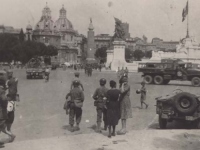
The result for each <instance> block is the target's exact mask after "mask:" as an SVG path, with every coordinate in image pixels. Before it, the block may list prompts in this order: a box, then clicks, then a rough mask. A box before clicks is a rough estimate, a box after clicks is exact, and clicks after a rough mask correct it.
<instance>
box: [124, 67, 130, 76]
mask: <svg viewBox="0 0 200 150" xmlns="http://www.w3.org/2000/svg"><path fill="white" fill-rule="evenodd" d="M124 73H126V74H127V76H128V73H129V70H128V68H127V67H126V69H125V71H124Z"/></svg>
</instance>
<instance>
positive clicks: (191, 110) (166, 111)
mask: <svg viewBox="0 0 200 150" xmlns="http://www.w3.org/2000/svg"><path fill="white" fill-rule="evenodd" d="M199 98H200V96H199V95H195V94H192V93H188V92H184V91H182V90H181V89H176V90H174V91H173V92H172V93H170V94H168V95H165V96H160V97H157V98H156V113H157V114H158V121H159V126H160V128H161V129H165V128H166V127H167V123H169V122H172V121H173V120H176V121H184V122H185V123H190V124H191V125H192V127H194V128H198V129H200V99H199Z"/></svg>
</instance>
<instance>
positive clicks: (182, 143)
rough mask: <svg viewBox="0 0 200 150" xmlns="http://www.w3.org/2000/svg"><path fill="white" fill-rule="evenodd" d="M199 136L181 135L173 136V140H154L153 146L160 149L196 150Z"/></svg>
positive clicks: (199, 144)
mask: <svg viewBox="0 0 200 150" xmlns="http://www.w3.org/2000/svg"><path fill="white" fill-rule="evenodd" d="M199 138H200V136H199V135H194V134H188V133H187V132H186V133H182V134H179V135H175V136H173V139H168V138H155V139H154V140H153V145H154V146H155V147H156V148H160V149H177V150H178V149H181V150H197V149H199V147H200V142H199Z"/></svg>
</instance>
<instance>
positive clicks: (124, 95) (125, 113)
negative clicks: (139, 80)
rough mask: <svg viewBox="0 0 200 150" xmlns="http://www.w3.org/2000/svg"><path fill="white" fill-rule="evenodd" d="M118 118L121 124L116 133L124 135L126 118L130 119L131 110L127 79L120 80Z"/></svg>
mask: <svg viewBox="0 0 200 150" xmlns="http://www.w3.org/2000/svg"><path fill="white" fill-rule="evenodd" d="M120 92H121V96H120V118H121V122H122V129H121V130H120V131H119V132H118V134H119V135H121V134H126V122H127V119H128V118H132V109H131V101H130V97H129V96H130V86H129V84H128V78H127V77H126V78H125V77H124V78H123V79H122V86H121V88H120Z"/></svg>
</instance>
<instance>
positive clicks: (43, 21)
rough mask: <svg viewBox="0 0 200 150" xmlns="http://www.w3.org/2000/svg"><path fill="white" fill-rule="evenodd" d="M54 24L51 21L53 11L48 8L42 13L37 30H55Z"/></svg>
mask: <svg viewBox="0 0 200 150" xmlns="http://www.w3.org/2000/svg"><path fill="white" fill-rule="evenodd" d="M53 25H54V22H53V21H52V20H51V10H50V8H49V7H48V6H47V4H46V7H44V9H43V11H42V16H41V18H40V21H39V22H38V23H37V24H36V27H35V29H36V30H53Z"/></svg>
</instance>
